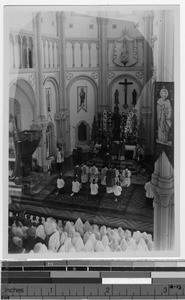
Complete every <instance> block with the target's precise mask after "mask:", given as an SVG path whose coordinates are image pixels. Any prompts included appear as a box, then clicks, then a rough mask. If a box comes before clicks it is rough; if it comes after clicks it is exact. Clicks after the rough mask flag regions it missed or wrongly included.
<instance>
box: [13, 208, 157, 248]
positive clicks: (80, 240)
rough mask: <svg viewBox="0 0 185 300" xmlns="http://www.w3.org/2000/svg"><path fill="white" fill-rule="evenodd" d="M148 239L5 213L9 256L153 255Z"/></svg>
mask: <svg viewBox="0 0 185 300" xmlns="http://www.w3.org/2000/svg"><path fill="white" fill-rule="evenodd" d="M153 250H154V246H153V241H152V235H151V234H147V233H146V232H140V231H135V232H133V233H132V232H131V231H130V230H128V229H126V230H123V228H121V227H119V228H110V227H106V226H104V225H103V226H98V225H96V224H90V223H89V221H86V222H84V223H83V222H82V221H81V219H80V218H78V219H77V220H76V222H70V221H64V220H57V219H54V218H52V217H39V216H33V215H29V214H25V213H22V212H21V213H16V212H14V213H12V212H10V213H9V253H32V254H34V253H49V252H51V253H67V252H68V253H76V252H77V253H79V252H91V253H92V252H124V253H130V252H133V251H137V252H145V253H146V252H149V251H153Z"/></svg>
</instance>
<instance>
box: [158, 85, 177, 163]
mask: <svg viewBox="0 0 185 300" xmlns="http://www.w3.org/2000/svg"><path fill="white" fill-rule="evenodd" d="M154 93H155V94H154V107H155V108H154V114H155V150H156V151H155V154H156V160H157V158H158V157H159V155H160V154H161V153H162V151H164V152H165V153H166V155H167V157H168V159H169V161H170V162H171V164H172V165H173V164H174V82H156V83H155V90H154Z"/></svg>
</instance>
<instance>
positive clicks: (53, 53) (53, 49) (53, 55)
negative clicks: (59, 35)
mask: <svg viewBox="0 0 185 300" xmlns="http://www.w3.org/2000/svg"><path fill="white" fill-rule="evenodd" d="M54 43H55V41H52V57H53V65H52V68H54V67H55V45H54Z"/></svg>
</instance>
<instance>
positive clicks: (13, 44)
mask: <svg viewBox="0 0 185 300" xmlns="http://www.w3.org/2000/svg"><path fill="white" fill-rule="evenodd" d="M12 54H13V57H12V59H13V64H12V67H13V69H15V38H14V37H13V36H12Z"/></svg>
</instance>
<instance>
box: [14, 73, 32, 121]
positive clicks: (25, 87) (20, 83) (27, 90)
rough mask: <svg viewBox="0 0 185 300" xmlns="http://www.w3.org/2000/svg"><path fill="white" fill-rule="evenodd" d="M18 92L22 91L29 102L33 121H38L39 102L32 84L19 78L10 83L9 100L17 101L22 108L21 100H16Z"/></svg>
mask: <svg viewBox="0 0 185 300" xmlns="http://www.w3.org/2000/svg"><path fill="white" fill-rule="evenodd" d="M16 91H20V92H21V93H22V94H23V95H24V96H25V97H26V99H27V100H28V102H29V104H30V106H31V109H32V112H33V121H34V122H35V121H36V111H37V102H36V97H35V92H34V90H33V88H32V86H31V85H30V83H29V82H28V81H27V80H25V79H24V78H18V79H15V80H13V81H11V82H10V84H9V99H15V100H16V101H17V102H18V104H19V105H20V108H21V103H20V102H19V99H16Z"/></svg>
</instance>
